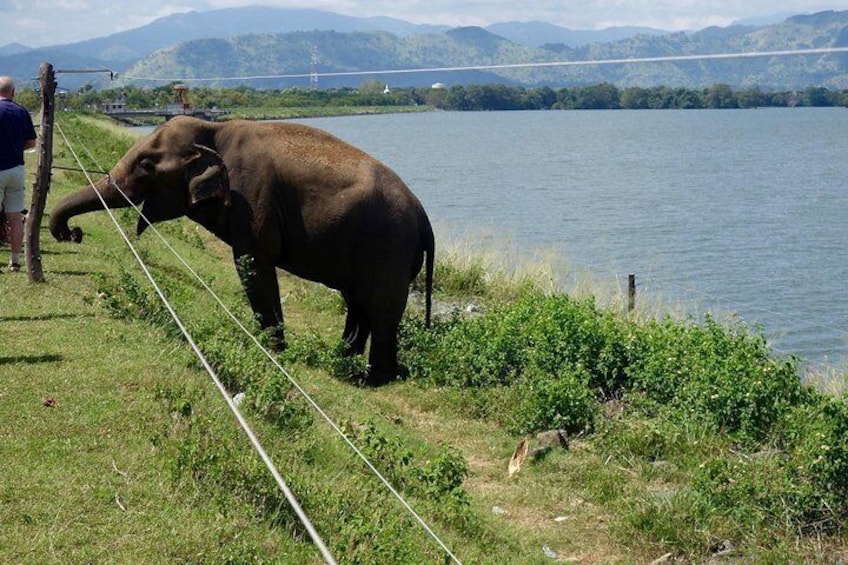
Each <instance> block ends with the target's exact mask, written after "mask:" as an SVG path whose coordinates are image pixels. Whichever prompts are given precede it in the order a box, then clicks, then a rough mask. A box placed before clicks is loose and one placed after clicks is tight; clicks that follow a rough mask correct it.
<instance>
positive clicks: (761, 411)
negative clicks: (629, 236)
mask: <svg viewBox="0 0 848 565" xmlns="http://www.w3.org/2000/svg"><path fill="white" fill-rule="evenodd" d="M59 125H60V127H61V129H62V131H63V132H65V133H66V134H67V136H68V138H69V139H70V140H71V144H72V145H74V146H75V150H76V151H78V152H79V154H81V155H84V157H83V158H84V159H85V161H86V166H90V167H93V168H109V167H111V165H112V164H113V163H114V162H115V161H116V160H117V159H118V158H119V157H120V155H122V154H123V151H124V150H125V149H126V147H127V146H128V145H129V144H130V143H132V138H131V137H129V136H127V135H126V134H124V133H122V132H120V131H119V130H115V129H114V128H110V127H108V126H107V125H106V124H105V123H104V122H102V121H98V120H94V119H91V118H86V117H82V116H76V115H63V116H60V123H59ZM81 146H85V147H87V148H88V151H87V152H80V147H81ZM71 160H72V156H71V154H70V152H69V150H68V148H67V147H66V146H65V144H64V143H63V142H62V141H61V139H60V138H58V137H57V139H56V163H57V164H62V165H68V164H71ZM84 182H85V181H84V178H83V177H82V175H80V174H79V173H72V172H67V171H57V172H56V173H55V175H54V179H53V188H52V191H51V194H50V197H49V202H48V206H47V209H48V211H49V210H50V208H51V206H52V204H53V203H55V202H57V201H58V199H59V198H61V197H62V196H63V195H64V194H67V193H68V192H70V191H71V190H75V189H76V188H78V187H80V186H83V184H84ZM116 218H117V220H118V222H119V224H120V225H122V226H123V227H124V229H126V230H128V231H129V232H130V233H132V232H133V231H134V229H133V228H134V225H135V214H134V213H133V212H129V211H126V210H124V211H119V212H118V213H117V214H116ZM45 224H46V222H45ZM75 224H79V225H80V226H82V227H83V229H84V230H85V232H86V236H85V239H84V241H83V243H82V244H80V245H75V244H68V243H63V244H59V243H56V242H54V241H52V239H51V238H50V237H49V234H48V233H47V232H46V230H45V231H44V233H43V234H42V245H43V253H42V257H43V265H44V270H45V275H46V278H47V282H46V283H43V284H30V283H29V282H27V278H26V276H25V274H23V273H18V274H11V273H6V272H4V273H3V274H1V275H0V344H2V346H0V446H2V447H0V459H2V465H0V523H2V528H0V562H4V563H45V562H50V563H81V562H86V563H87V562H96V563H104V562H105V563H112V562H114V563H151V562H156V563H159V562H165V563H320V562H322V559H321V556H320V554H319V553H318V551H317V550H316V549H315V547H314V546H313V544H312V543H311V541H310V539H309V537H308V535H307V533H306V531H305V529H304V528H303V526H302V525H300V523H299V522H298V520H297V518H296V517H295V515H294V513H293V512H292V510H291V509H290V507H289V505H288V504H287V502H286V500H285V498H284V497H283V495H282V494H281V492H280V490H279V489H278V488H277V485H276V483H275V482H274V480H273V478H272V477H271V475H270V474H269V472H268V471H267V470H266V468H265V466H264V465H263V463H262V462H261V460H260V459H259V457H258V456H257V455H256V454H255V453H254V452H253V450H252V448H251V446H250V444H249V442H248V441H247V438H246V437H245V435H244V434H243V433H242V432H241V431H240V430H239V429H238V427H237V425H236V422H235V419H234V418H233V416H232V414H231V413H230V411H229V409H228V408H227V406H226V404H225V402H224V400H223V399H222V398H221V397H220V395H219V394H218V392H217V390H216V389H215V387H214V385H213V384H212V382H211V380H210V378H209V376H208V374H207V373H206V371H205V370H203V368H202V366H201V365H200V363H199V362H198V360H197V358H196V357H195V356H194V354H193V352H192V351H191V349H190V348H189V346H188V344H187V343H186V340H185V338H184V337H182V335H181V333H180V332H179V331H178V329H177V328H176V325H175V324H174V323H173V322H172V321H171V319H170V315H169V314H168V312H167V311H166V310H165V309H164V307H163V306H162V305H161V303H160V302H159V301H158V297H157V296H156V294H155V292H154V291H153V289H152V287H151V285H150V283H149V282H148V281H147V280H146V278H145V276H144V275H143V273H142V272H141V269H140V268H139V267H138V265H137V263H136V262H135V259H134V258H133V257H132V256H131V255H130V253H129V251H128V250H127V248H126V245H125V244H124V243H123V241H122V240H120V238H119V237H117V236H116V229H115V227H114V225H112V223H111V220H110V219H109V217H108V215H107V214H106V213H103V212H101V213H96V214H89V215H86V216H82V217H80V218H78V219H77V221H76V222H75ZM158 228H159V231H160V232H161V233H162V235H163V236H164V237H165V238H166V239H167V240H168V242H169V243H170V245H172V246H173V247H174V248H175V249H176V250H177V251H178V252H179V254H180V255H181V256H182V257H184V258H185V260H186V261H187V262H188V263H189V264H190V265H191V266H192V268H193V269H194V270H196V271H197V273H198V274H199V275H200V277H201V278H202V279H203V280H204V281H206V282H207V283H208V284H209V286H211V287H212V288H213V289H214V290H215V292H216V294H217V295H218V296H219V297H220V299H221V301H222V302H224V303H225V304H226V305H227V307H228V308H230V309H232V311H233V312H234V313H235V314H236V316H237V317H238V318H239V319H241V320H242V321H243V323H244V324H246V325H247V326H248V327H249V328H250V329H251V330H252V331H257V326H256V324H255V323H254V322H253V321H252V317H251V314H250V310H249V308H248V306H247V304H246V301H245V299H244V297H243V294H242V292H241V290H240V288H239V284H238V281H237V277H236V274H235V272H234V269H233V267H232V265H231V260H230V257H229V250H228V249H227V248H226V247H225V246H223V245H222V244H220V243H219V242H217V241H216V240H214V238H211V237H210V236H209V235H208V234H206V233H205V232H204V231H203V230H202V228H199V227H197V226H196V225H195V224H193V223H191V222H189V221H186V220H180V221H174V222H169V223H166V224H161V225H159V226H158ZM130 239H131V240H132V241H133V244H134V245H136V246H137V247H138V249H139V254H140V256H141V257H143V259H144V261H145V263H146V264H148V265H149V266H150V271H151V273H152V274H153V276H154V278H155V279H156V280H157V282H158V284H160V285H161V287H162V289H163V292H164V293H165V294H166V295H167V296H168V297H169V299H170V300H171V301H172V302H173V304H174V305H175V307H176V309H177V311H178V312H179V315H180V317H181V319H182V320H183V322H184V323H185V325H186V327H187V328H188V330H189V331H190V333H191V335H192V337H193V340H194V341H196V342H197V343H198V345H199V346H200V348H201V349H202V350H203V352H204V355H205V356H206V358H207V359H208V361H209V363H210V364H211V366H212V367H214V368H215V370H216V372H217V374H218V375H219V376H220V378H221V379H222V381H223V382H224V383H225V385H226V386H227V388H228V390H229V391H230V392H231V393H233V394H235V393H237V392H240V393H244V395H245V396H244V398H245V400H244V401H243V402H242V403H241V404H240V409H242V410H243V412H244V413H245V415H246V417H247V419H248V421H249V422H250V424H251V426H252V427H253V428H254V430H255V432H256V434H257V437H258V438H259V440H260V441H261V442H262V444H263V445H264V446H265V448H266V450H267V451H268V453H269V455H270V457H271V458H272V460H273V461H274V462H275V464H276V466H277V467H278V469H279V470H280V472H281V474H282V476H283V477H284V478H285V480H286V481H287V483H288V485H289V486H290V488H291V489H292V491H293V492H294V494H295V495H296V496H297V497H298V500H299V501H300V503H301V505H302V506H303V508H304V510H305V511H306V513H307V515H309V517H310V519H311V520H312V522H313V523H314V525H315V527H316V529H317V530H318V532H319V533H320V534H321V536H322V538H323V539H324V541H325V542H326V543H327V545H328V547H329V548H330V551H331V552H332V553H333V554H334V555H335V557H336V558H337V559H338V560H339V562H341V563H363V564H364V563H375V564H376V563H379V564H384V563H441V562H445V555H444V552H443V550H442V549H441V548H440V546H439V544H438V543H437V542H436V541H435V540H434V539H433V536H431V535H430V534H429V533H428V532H426V531H425V529H424V528H423V527H422V526H421V525H420V523H419V522H418V521H417V519H416V518H415V517H413V516H412V515H411V514H410V512H408V511H407V509H406V508H405V507H404V506H403V505H402V504H401V503H400V502H399V501H398V500H397V499H396V498H395V497H394V496H393V495H392V494H391V493H389V492H388V489H387V488H386V487H385V486H384V485H383V484H382V483H381V482H380V480H378V479H377V478H375V476H374V473H372V472H371V471H370V469H369V468H368V467H367V466H366V464H365V463H363V461H362V460H361V459H360V458H359V457H358V456H357V455H355V454H354V453H353V451H352V450H351V448H350V447H349V446H348V445H347V444H346V443H345V441H343V440H342V439H341V438H340V436H339V434H338V433H337V432H336V431H335V430H334V429H333V428H332V427H331V426H330V425H328V424H327V423H326V422H325V420H324V418H323V417H322V416H321V415H320V414H318V413H316V411H315V410H314V409H313V408H312V406H311V405H310V404H309V403H308V402H306V401H305V400H304V399H303V398H302V396H301V395H300V393H299V392H298V391H297V390H296V389H295V388H294V387H293V386H292V384H291V381H290V380H289V378H288V377H287V376H286V375H285V374H282V373H281V372H280V371H278V370H277V368H276V367H275V366H274V365H273V364H271V363H270V362H269V361H268V359H267V358H266V357H265V356H264V354H263V353H262V352H261V351H260V350H259V349H258V348H257V347H255V345H254V344H253V342H252V340H251V339H249V338H247V337H246V336H244V335H243V334H242V333H241V332H240V331H238V330H237V328H236V327H235V325H234V324H233V323H232V322H231V321H228V319H227V316H226V314H225V313H223V311H222V309H221V308H220V307H219V306H218V305H217V303H216V301H215V300H214V299H212V298H211V297H210V296H209V294H208V293H207V292H206V290H205V289H204V287H203V285H202V284H201V283H199V282H198V281H197V280H195V278H194V277H193V276H192V275H191V274H190V273H188V272H187V270H186V269H185V268H184V267H183V265H182V264H181V263H180V261H179V260H177V259H175V258H174V257H173V255H172V254H171V253H170V251H168V250H167V248H166V247H165V246H164V245H163V244H162V242H161V241H160V240H159V238H158V237H156V235H155V233H151V232H150V230H148V233H145V235H144V236H143V237H141V238H135V237H134V236H131V237H130ZM444 248H445V246H444V245H441V244H440V246H439V249H440V251H439V252H438V253H439V256H438V257H437V259H438V264H437V273H436V278H437V285H438V295H437V300H438V303H439V304H438V305H439V308H438V310H439V311H440V312H445V313H443V314H441V315H440V316H439V317H438V319H437V322H436V323H435V325H434V328H432V329H431V330H425V329H424V328H423V327H422V326H423V324H422V320H421V318H422V316H421V312H420V307H419V305H418V303H417V300H412V301H411V302H412V303H411V305H410V308H409V313H408V317H407V319H406V320H405V322H404V325H403V329H402V361H403V363H404V364H405V366H406V367H407V368H408V375H407V376H406V378H404V379H403V380H400V381H398V382H396V383H393V384H390V385H388V386H385V387H382V388H380V389H376V390H371V389H363V388H359V387H357V386H355V385H353V384H352V383H350V382H348V381H347V380H346V376H347V375H348V374H349V373H350V372H351V371H352V370H353V369H355V368H356V366H358V365H359V364H361V363H362V360H361V359H354V360H350V359H343V358H341V357H339V356H338V355H337V353H336V352H337V345H338V344H337V340H338V336H339V335H340V332H341V327H342V321H343V305H342V303H341V301H340V299H339V298H338V296H337V295H336V294H335V293H333V292H331V291H328V290H327V289H325V288H323V287H320V286H318V285H313V284H311V283H307V282H304V281H301V280H298V279H295V278H293V277H290V276H288V275H285V274H284V273H281V275H280V282H281V288H282V294H283V301H284V308H285V311H286V316H287V318H286V320H287V329H288V338H289V341H290V347H289V349H288V350H287V351H286V352H284V353H282V354H280V355H279V356H278V357H277V359H278V360H279V362H280V363H281V364H282V365H283V366H284V367H285V368H286V370H287V371H288V373H289V374H290V375H291V376H292V377H293V378H294V379H296V380H297V381H298V382H299V383H300V385H301V386H302V387H303V389H305V391H307V392H308V393H309V394H310V396H311V397H312V398H313V399H314V401H315V402H316V403H318V404H319V405H320V406H321V407H322V409H323V410H324V411H325V412H326V414H328V415H329V416H330V418H331V419H332V420H333V421H334V422H335V423H336V425H337V426H338V428H339V430H341V431H342V432H343V433H344V434H345V436H346V437H347V438H349V440H350V441H351V442H352V443H354V444H355V445H356V446H357V447H358V449H359V450H360V451H361V452H362V453H363V454H364V455H365V456H366V457H367V458H368V460H369V461H370V462H371V464H373V466H374V467H376V468H377V469H378V470H379V471H380V473H381V474H382V475H383V476H384V477H385V478H386V479H387V480H388V481H389V482H390V483H391V484H392V485H393V486H394V487H395V488H396V489H397V490H398V491H399V492H400V493H401V494H402V495H403V497H404V499H405V500H407V501H408V503H409V504H410V506H411V507H412V508H414V509H415V511H416V512H417V513H418V514H419V515H420V516H421V519H422V520H423V521H424V522H426V523H427V524H428V526H429V527H430V528H431V529H432V531H433V532H434V534H435V535H436V536H438V537H439V538H440V539H441V540H442V542H443V543H444V544H445V545H446V546H447V547H448V548H450V550H451V551H452V552H453V553H454V554H455V555H456V556H457V557H458V558H459V559H460V560H461V561H462V562H464V563H493V564H494V563H497V564H502V563H506V564H510V563H515V564H524V563H549V562H552V561H553V562H556V561H557V560H558V561H560V562H563V561H564V562H576V563H650V562H652V561H654V560H656V559H664V560H665V562H672V561H674V562H704V561H709V560H711V559H720V558H723V559H735V560H742V561H746V562H763V563H766V562H769V563H770V562H784V563H794V562H799V561H806V562H823V563H826V562H838V561H839V560H840V559H843V560H844V559H846V558H848V550H846V537H845V536H846V533H845V527H844V524H845V519H846V516H848V410H846V407H845V404H844V403H843V401H842V400H841V399H838V398H835V397H834V396H832V395H824V394H822V393H819V392H817V391H815V390H812V389H809V388H807V387H804V386H802V385H801V382H800V378H799V376H798V370H797V368H796V367H795V364H794V361H793V360H792V359H784V358H780V357H776V356H774V355H773V354H772V353H771V352H770V351H769V350H768V349H767V347H766V346H765V344H764V340H763V339H762V338H761V337H760V336H759V335H757V334H756V333H752V332H750V331H749V330H748V329H746V328H743V327H739V326H736V325H733V324H730V325H724V324H719V323H717V322H715V321H713V320H711V319H707V320H703V321H699V322H698V323H696V321H693V320H684V321H679V320H674V319H671V318H662V319H637V318H628V317H624V316H621V315H618V314H617V313H614V312H611V311H608V310H606V309H604V308H601V307H599V306H597V305H596V304H595V302H594V301H593V300H592V299H577V298H573V297H569V296H566V295H563V294H551V293H548V292H543V291H542V290H540V285H538V284H535V283H533V282H532V280H523V279H521V278H519V279H510V280H507V279H505V278H503V277H500V276H498V275H497V274H493V273H492V272H491V271H490V270H488V269H487V268H486V267H485V266H484V265H483V264H482V262H480V261H478V260H477V259H475V258H468V257H461V258H459V259H458V258H457V256H456V255H453V254H451V253H449V252H445V251H442V250H443V249H444ZM4 251H7V249H2V250H0V253H2V252H4ZM468 302H474V303H475V304H476V305H478V308H477V311H476V312H473V313H468V312H466V310H465V309H464V308H462V307H461V306H462V305H464V304H467V303H468ZM454 305H456V307H454ZM258 335H259V334H258ZM259 339H260V341H263V340H264V337H263V336H261V335H259ZM551 429H560V430H563V434H564V435H567V437H568V445H567V447H563V446H562V445H561V444H558V443H554V444H553V445H543V444H542V439H541V438H539V437H537V435H536V434H537V433H538V432H542V431H546V430H551ZM523 438H524V439H526V440H527V444H528V446H529V454H528V455H527V458H526V459H525V460H524V461H523V464H522V465H521V466H520V470H519V471H518V472H516V473H514V474H512V476H510V475H509V473H508V465H509V462H510V458H511V457H512V455H513V452H514V450H515V448H516V445H517V444H518V443H519V441H520V440H521V439H523Z"/></svg>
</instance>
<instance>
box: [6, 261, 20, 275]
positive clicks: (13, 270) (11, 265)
mask: <svg viewBox="0 0 848 565" xmlns="http://www.w3.org/2000/svg"><path fill="white" fill-rule="evenodd" d="M20 270H21V265H20V263H9V272H10V273H17V272H18V271H20Z"/></svg>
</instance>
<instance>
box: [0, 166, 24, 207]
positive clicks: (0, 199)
mask: <svg viewBox="0 0 848 565" xmlns="http://www.w3.org/2000/svg"><path fill="white" fill-rule="evenodd" d="M25 193H26V169H25V168H24V166H23V165H20V166H18V167H12V168H11V169H6V170H5V171H0V206H2V208H3V210H4V211H5V212H21V211H22V210H23V209H24V208H26V202H25V201H24V200H25V199H24V196H25Z"/></svg>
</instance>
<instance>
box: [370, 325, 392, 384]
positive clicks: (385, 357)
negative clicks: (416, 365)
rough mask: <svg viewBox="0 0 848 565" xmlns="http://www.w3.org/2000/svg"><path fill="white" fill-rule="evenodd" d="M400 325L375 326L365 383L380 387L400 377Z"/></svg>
mask: <svg viewBox="0 0 848 565" xmlns="http://www.w3.org/2000/svg"><path fill="white" fill-rule="evenodd" d="M398 325H399V324H398V323H395V324H387V325H385V326H382V325H381V326H380V327H379V329H378V327H376V326H375V328H374V330H373V331H372V333H371V349H370V351H369V352H368V365H369V367H368V374H367V376H366V378H365V383H366V384H367V385H369V386H380V385H384V384H386V383H389V382H391V381H393V380H395V379H396V378H397V376H398V361H397V354H398V338H397V330H398Z"/></svg>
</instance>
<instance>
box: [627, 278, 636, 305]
mask: <svg viewBox="0 0 848 565" xmlns="http://www.w3.org/2000/svg"><path fill="white" fill-rule="evenodd" d="M635 309H636V275H635V274H634V273H630V274H629V275H627V312H628V313H629V312H632V311H633V310H635Z"/></svg>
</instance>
